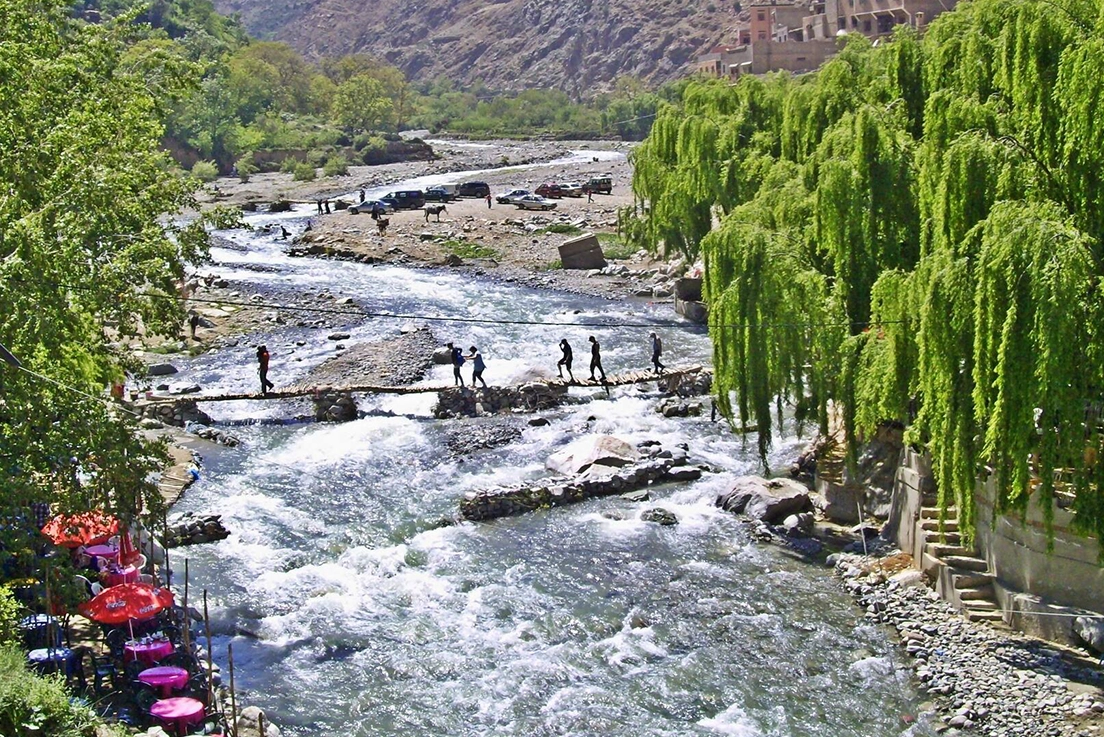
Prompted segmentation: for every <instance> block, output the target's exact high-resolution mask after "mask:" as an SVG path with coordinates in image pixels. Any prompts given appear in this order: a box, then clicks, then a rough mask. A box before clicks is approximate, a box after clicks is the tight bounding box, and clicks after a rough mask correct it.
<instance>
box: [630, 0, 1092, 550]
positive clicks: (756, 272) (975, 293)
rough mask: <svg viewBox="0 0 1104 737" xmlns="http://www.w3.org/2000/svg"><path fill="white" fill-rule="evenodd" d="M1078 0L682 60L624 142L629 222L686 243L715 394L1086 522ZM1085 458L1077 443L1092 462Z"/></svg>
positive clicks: (656, 246) (956, 485)
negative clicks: (670, 93)
mask: <svg viewBox="0 0 1104 737" xmlns="http://www.w3.org/2000/svg"><path fill="white" fill-rule="evenodd" d="M1102 99H1104V2H1102V0H1059V1H1058V2H1051V1H1050V0H1011V1H1010V0H977V1H976V2H972V3H965V4H962V5H961V6H959V8H958V9H957V10H955V11H953V12H948V13H944V14H943V15H941V16H940V17H939V19H937V21H936V22H934V23H933V24H932V25H931V27H930V28H929V30H928V32H927V33H926V35H925V37H924V38H923V39H919V38H917V37H916V36H915V34H913V33H912V32H910V31H909V30H908V29H900V30H899V31H898V32H897V34H896V35H895V36H894V38H893V40H892V41H891V42H890V43H886V44H883V45H880V46H877V47H873V46H871V45H870V44H869V43H868V42H866V41H865V40H863V39H857V38H851V39H848V40H846V41H843V42H842V43H841V49H840V53H839V54H838V55H837V56H836V57H835V58H834V59H833V60H831V61H830V62H828V63H827V64H825V65H824V67H822V68H821V70H819V71H818V72H816V73H814V74H810V75H805V76H802V77H791V76H788V75H785V74H779V75H772V76H768V77H765V78H743V79H741V80H740V81H739V82H738V83H736V84H735V85H726V84H722V83H719V82H716V81H710V82H706V81H702V82H698V83H694V84H691V85H689V86H688V87H687V89H686V94H685V97H684V98H683V100H682V101H681V103H679V104H673V105H670V106H668V107H667V108H666V109H664V110H663V111H662V112H661V114H660V116H659V118H658V120H657V122H656V126H655V128H653V133H652V136H651V137H650V138H649V139H648V140H647V141H646V142H645V143H644V144H643V145H642V146H641V147H640V149H639V150H638V151H637V153H636V154H635V156H634V160H635V164H636V167H637V168H636V173H635V176H634V191H635V192H636V195H637V197H638V212H637V217H636V218H635V219H632V220H631V222H629V221H627V222H626V227H628V228H629V229H631V230H633V232H634V234H635V237H636V238H637V241H638V242H639V243H640V244H641V245H645V246H647V247H649V248H652V249H653V250H655V251H656V252H663V251H678V252H681V253H683V254H686V255H687V256H690V257H700V258H701V260H702V262H703V265H704V268H705V296H706V299H707V301H708V302H709V306H710V334H711V336H712V339H713V343H714V363H715V370H716V376H717V379H716V391H717V395H718V396H717V400H718V406H719V408H721V409H722V411H723V412H724V414H725V415H726V416H727V417H729V418H730V419H731V420H732V421H734V422H738V423H740V424H742V425H743V426H744V427H749V426H751V425H755V426H756V427H757V429H758V432H759V443H758V446H759V451H760V454H761V456H762V457H763V459H764V461H765V459H766V457H767V452H768V450H769V448H770V443H771V433H772V432H773V431H774V430H775V429H777V428H778V427H779V421H780V419H781V416H782V415H783V413H784V410H785V408H786V406H790V407H791V408H792V412H793V413H794V414H795V415H796V416H797V417H798V418H799V419H805V418H811V417H814V416H815V417H816V419H817V422H818V424H819V425H820V426H821V429H822V430H826V429H827V418H828V416H829V412H828V409H829V407H830V406H831V405H832V404H835V405H836V406H838V407H839V408H840V409H841V410H842V412H841V415H842V418H843V421H844V430H845V433H846V437H847V438H848V441H849V442H848V446H849V449H850V450H851V451H852V452H853V451H854V448H855V447H856V446H857V444H858V443H860V442H861V441H862V439H863V438H864V437H866V436H868V435H869V434H870V433H872V432H873V431H874V430H875V428H876V427H877V426H878V425H879V424H880V423H883V422H886V421H896V422H901V423H904V424H906V425H907V426H908V428H909V431H908V436H907V437H908V439H909V441H910V442H913V443H916V444H920V445H923V446H924V447H926V448H927V449H928V450H929V451H930V452H931V454H932V459H933V468H934V472H935V475H936V480H937V482H938V487H939V490H940V496H941V504H942V506H943V507H944V509H948V508H950V507H952V506H954V507H956V508H957V509H956V513H957V515H958V516H959V519H960V521H961V523H962V528H963V530H964V531H965V532H966V535H967V537H969V536H971V535H972V532H973V524H974V520H975V519H976V502H975V493H976V488H977V482H978V479H979V477H980V476H983V475H984V474H986V473H990V472H991V473H993V474H995V477H996V481H997V487H998V499H997V506H998V508H999V509H1001V510H1010V511H1019V512H1020V513H1023V512H1025V511H1026V509H1027V505H1028V504H1029V502H1030V501H1031V500H1032V499H1034V500H1036V501H1037V502H1038V504H1039V505H1040V508H1041V509H1042V510H1043V512H1044V516H1045V519H1046V520H1047V521H1048V524H1049V520H1050V516H1049V515H1050V513H1051V510H1052V509H1053V503H1052V502H1053V499H1054V496H1055V494H1057V493H1059V492H1061V493H1068V494H1073V495H1074V499H1073V503H1072V508H1073V509H1074V510H1075V512H1076V516H1077V522H1076V524H1077V525H1078V526H1079V527H1080V528H1081V529H1083V530H1084V531H1086V532H1090V533H1094V534H1096V535H1098V536H1101V537H1102V538H1104V487H1102V486H1101V481H1102V480H1104V468H1102V467H1104V447H1102V445H1101V443H1102V438H1101V425H1102V424H1104V420H1102V419H1101V415H1102V414H1104V410H1102V407H1104V335H1102V334H1101V332H1102V331H1104V327H1101V326H1104V319H1102V318H1104V298H1102V296H1101V280H1102V278H1104V247H1102V238H1104V232H1102V231H1104V174H1101V172H1102V171H1104V116H1101V115H1099V106H1100V101H1101V100H1102ZM1098 459H1099V460H1098Z"/></svg>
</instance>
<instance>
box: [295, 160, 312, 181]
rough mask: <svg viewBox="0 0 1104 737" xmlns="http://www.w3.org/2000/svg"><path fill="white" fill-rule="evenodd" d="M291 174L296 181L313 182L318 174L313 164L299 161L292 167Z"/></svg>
mask: <svg viewBox="0 0 1104 737" xmlns="http://www.w3.org/2000/svg"><path fill="white" fill-rule="evenodd" d="M291 176H292V178H294V179H295V181H297V182H313V181H314V180H315V178H316V177H317V176H318V172H317V171H316V170H315V168H314V165H313V164H310V163H307V162H306V161H301V162H299V163H297V164H296V165H295V168H294V169H292V172H291Z"/></svg>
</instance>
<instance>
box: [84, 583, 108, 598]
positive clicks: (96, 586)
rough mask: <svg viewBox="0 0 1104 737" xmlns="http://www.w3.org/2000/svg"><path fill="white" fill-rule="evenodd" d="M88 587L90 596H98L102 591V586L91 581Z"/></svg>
mask: <svg viewBox="0 0 1104 737" xmlns="http://www.w3.org/2000/svg"><path fill="white" fill-rule="evenodd" d="M88 587H89V588H90V589H92V596H99V595H100V594H101V593H102V592H103V590H104V588H103V584H102V583H99V582H97V581H93V582H92V583H91V584H89V586H88Z"/></svg>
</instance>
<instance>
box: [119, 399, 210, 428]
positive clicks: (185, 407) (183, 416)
mask: <svg viewBox="0 0 1104 737" xmlns="http://www.w3.org/2000/svg"><path fill="white" fill-rule="evenodd" d="M136 409H137V410H138V411H139V413H140V414H141V415H142V417H145V418H146V419H150V420H157V421H158V422H161V423H163V424H165V425H173V426H175V427H184V426H185V425H187V424H188V423H189V422H198V423H199V424H201V425H210V424H211V417H210V415H208V414H207V413H206V412H204V411H203V410H201V409H200V408H199V406H198V405H197V404H196V402H195V400H194V399H178V400H176V401H175V402H154V403H151V404H139V405H138V406H137V407H136Z"/></svg>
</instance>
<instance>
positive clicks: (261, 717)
mask: <svg viewBox="0 0 1104 737" xmlns="http://www.w3.org/2000/svg"><path fill="white" fill-rule="evenodd" d="M257 731H258V732H260V734H261V737H265V723H264V712H263V711H262V712H260V713H259V714H257Z"/></svg>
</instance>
